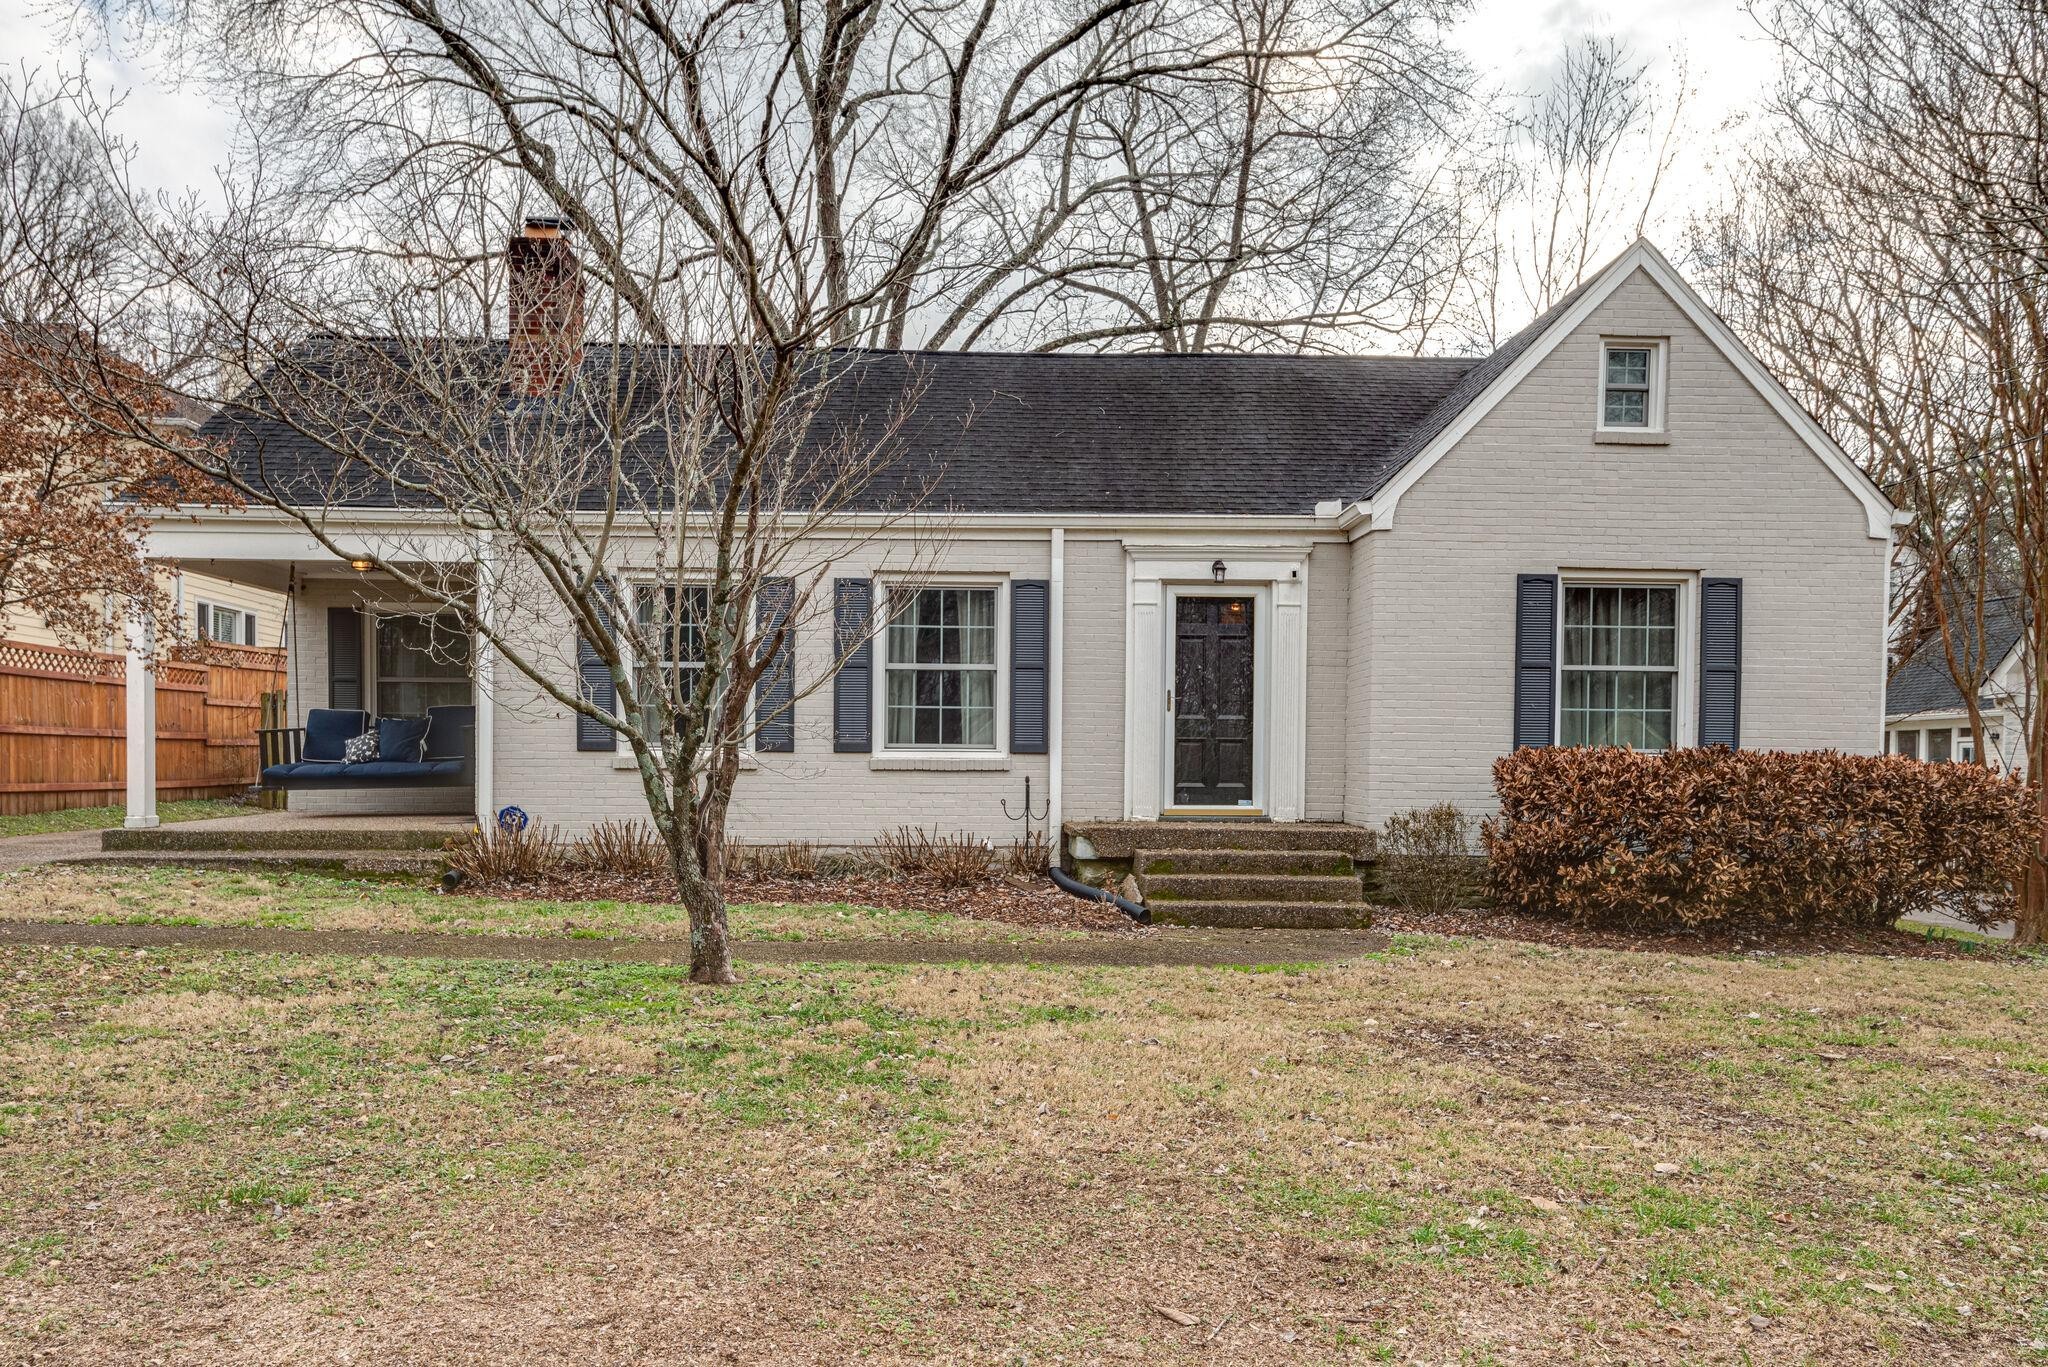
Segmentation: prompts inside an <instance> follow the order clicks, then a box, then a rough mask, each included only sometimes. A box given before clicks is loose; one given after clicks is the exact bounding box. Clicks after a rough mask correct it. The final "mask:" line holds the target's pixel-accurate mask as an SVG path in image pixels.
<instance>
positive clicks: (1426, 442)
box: [1361, 238, 1901, 540]
mask: <svg viewBox="0 0 2048 1367" xmlns="http://www.w3.org/2000/svg"><path fill="white" fill-rule="evenodd" d="M1637 271H1642V272H1643V273H1644V274H1645V275H1647V276H1648V277H1649V278H1650V280H1651V281H1652V282H1653V283H1654V284H1656V285H1657V287H1658V288H1659V289H1661V290H1663V292H1664V293H1665V295H1666V296H1667V297H1669V298H1670V300H1671V302H1672V303H1673V304H1674V305H1676V306H1677V308H1678V309H1679V311H1680V312H1681V313H1683V314H1684V315H1685V316H1686V318H1687V319H1688V321H1690V322H1691V323H1692V324H1693V325H1694V326H1695V327H1697V328H1698V329H1699V331H1700V333H1701V334H1702V335H1703V336H1705V337H1706V339H1707V340H1708V342H1709V343H1710V344H1711V345H1713V346H1714V347H1715V348H1716V349H1717V350H1718V351H1719V352H1720V353H1721V355H1722V356H1723V357H1725V358H1726V359H1727V360H1728V361H1729V363H1730V364H1732V365H1733V366H1734V367H1735V369H1736V370H1737V371H1738V372H1739V373H1740V374H1741V376H1742V377H1743V379H1744V380H1745V381H1747V382H1748V384H1749V385H1750V387H1751V388H1752V389H1754V390H1755V391H1756V392H1757V393H1758V394H1759V395H1760V396H1762V398H1763V400H1764V402H1765V403H1766V404H1768V405H1769V406H1770V407H1771V409H1772V410H1773V411H1775V412H1776V413H1777V415H1778V416H1779V417H1780V418H1782V419H1783V420H1784V422H1785V423H1786V425H1787V426H1789V427H1790V428H1791V429H1792V431H1793V433H1794V434H1795V435H1796V436H1797V437H1798V438H1799V439H1800V441H1801V442H1802V443H1803V444H1804V445H1805V446H1806V447H1807V449H1808V450H1810V451H1811V452H1812V453H1813V454H1814V456H1815V457H1816V458H1817V459H1819V460H1820V462H1821V463H1822V464H1823V465H1824V466H1826V467H1827V469H1828V471H1829V472H1830V473H1831V474H1833V475H1834V476H1835V478H1836V479H1838V480H1840V481H1841V483H1842V485H1843V487H1845V488H1846V489H1847V490H1848V491H1849V493H1850V494H1851V495H1852V496H1854V497H1855V499H1856V501H1857V502H1858V503H1859V504H1860V505H1861V506H1862V508H1863V512H1864V518H1865V530H1866V531H1867V533H1868V534H1869V535H1870V536H1871V537H1872V538H1874V539H1877V540H1887V539H1889V538H1890V536H1891V529H1892V527H1893V526H1895V525H1896V524H1897V522H1898V520H1899V518H1900V517H1901V514H1899V513H1898V512H1897V510H1896V509H1895V508H1894V507H1893V506H1892V503H1891V500H1890V499H1888V498H1886V497H1885V495H1884V493H1883V491H1882V490H1880V489H1879V488H1878V487H1877V485H1876V484H1874V483H1872V482H1871V479H1870V477H1869V476H1868V475H1866V474H1865V473H1864V472H1863V471H1862V469H1861V468H1859V467H1858V466H1857V464H1856V463H1855V462H1854V461H1853V460H1851V459H1850V458H1849V456H1848V453H1847V452H1845V451H1843V450H1842V448H1841V447H1840V446H1838V445H1837V444H1836V443H1835V441H1834V440H1833V438H1831V437H1829V436H1828V435H1827V433H1826V432H1825V431H1824V430H1822V428H1821V426H1820V424H1819V423H1817V422H1815V421H1814V419H1813V416H1812V415H1811V414H1809V413H1808V412H1806V410H1805V409H1804V408H1802V407H1800V405H1799V403H1798V401H1797V400H1795V399H1794V398H1793V397H1792V395H1791V394H1790V393H1789V392H1788V391H1787V390H1786V389H1785V387H1784V385H1782V384H1780V383H1779V382H1778V380H1777V378H1776V377H1775V376H1774V375H1772V374H1771V372H1770V371H1769V370H1768V369H1767V368H1766V367H1765V366H1764V364H1763V362H1762V361H1760V360H1758V359H1757V357H1756V354H1755V353H1754V352H1752V351H1750V349H1749V348H1748V347H1746V346H1744V345H1743V344H1742V341H1741V340H1740V339H1739V338H1737V337H1736V336H1735V334H1734V332H1733V331H1732V330H1731V329H1730V328H1729V327H1728V324H1727V323H1726V322H1725V321H1724V320H1723V319H1722V318H1721V316H1720V315H1719V314H1718V313H1716V312H1714V310H1713V309H1711V308H1709V307H1708V306H1707V304H1706V301H1705V300H1703V299H1701V298H1700V297H1699V295H1698V294H1697V293H1696V292H1694V290H1693V289H1692V287H1691V286H1690V285H1688V284H1686V283H1685V280H1684V279H1683V278H1682V277H1681V276H1680V275H1679V274H1678V272H1677V270H1676V269H1674V268H1673V267H1672V265H1671V263H1670V262H1669V261H1667V260H1665V258H1664V255H1663V253H1661V252H1659V251H1658V250H1657V249H1656V248H1655V247H1654V246H1652V245H1651V244H1650V242H1649V240H1648V239H1647V238H1639V239H1637V241H1636V243H1635V245H1633V246H1631V247H1630V248H1629V249H1628V250H1627V251H1625V252H1623V253H1622V254H1621V255H1620V256H1618V257H1616V258H1615V259H1614V260H1613V261H1611V262H1609V263H1608V264H1607V266H1606V267H1605V268H1604V269H1602V270H1601V271H1599V272H1597V273H1596V274H1595V275H1594V276H1593V277H1592V278H1591V279H1589V280H1587V281H1586V282H1585V283H1583V284H1581V285H1580V286H1579V287H1578V288H1577V289H1575V290H1573V291H1572V292H1571V293H1570V294H1567V295H1566V296H1565V297H1564V298H1562V299H1560V300H1559V301H1558V302H1557V303H1556V304H1555V305H1553V306H1552V307H1551V308H1550V309H1548V310H1546V311H1545V312H1544V313H1543V315H1542V316H1540V317H1539V318H1537V319H1536V321H1535V322H1533V323H1531V324H1530V325H1529V326H1528V327H1526V328H1524V329H1523V330H1522V331H1521V332H1518V333H1516V334H1515V335H1514V336H1513V337H1511V338H1509V339H1508V341H1507V342H1505V343H1503V344H1502V345H1501V346H1500V347H1499V348H1498V349H1497V350H1496V351H1495V352H1494V353H1493V354H1492V355H1491V356H1489V357H1487V358H1486V360H1485V361H1482V362H1481V363H1480V364H1479V365H1478V366H1475V367H1474V368H1473V369H1472V370H1471V371H1470V372H1468V373H1467V374H1466V375H1465V376H1464V377H1462V379H1461V381H1460V383H1459V384H1458V386H1457V387H1456V388H1455V389H1453V390H1452V391H1451V392H1450V393H1449V394H1447V395H1446V396H1445V398H1444V399H1443V400H1442V401H1441V402H1440V404H1439V405H1438V408H1437V410H1436V411H1434V412H1432V413H1431V414H1430V415H1429V416H1428V417H1427V418H1426V419H1425V420H1424V421H1423V422H1421V423H1419V424H1418V425H1417V427H1416V430H1415V432H1414V433H1413V434H1412V435H1411V439H1410V441H1409V442H1408V443H1407V445H1406V449H1404V450H1402V451H1399V452H1397V453H1396V455H1397V457H1398V459H1397V460H1395V461H1391V462H1390V463H1389V466H1388V468H1387V470H1386V472H1385V473H1384V475H1383V477H1382V478H1381V480H1380V482H1379V483H1378V484H1377V485H1375V486H1374V487H1373V490H1372V493H1371V495H1370V497H1369V498H1368V499H1367V500H1365V501H1364V502H1363V503H1362V505H1361V507H1362V510H1363V511H1366V512H1369V513H1370V514H1371V522H1370V524H1369V529H1370V530H1373V531H1382V530H1385V529H1387V528H1390V527H1392V526H1393V525H1394V513H1395V509H1396V508H1397V507H1398V506H1399V504H1400V501H1401V496H1402V495H1403V494H1405V493H1406V492H1407V491H1408V490H1409V489H1411V488H1413V487H1414V486H1415V485H1416V483H1417V482H1419V481H1420V480H1421V479H1422V477H1423V476H1424V475H1426V474H1428V473H1429V471H1430V470H1431V469H1432V468H1433V467H1434V466H1435V465H1436V463H1437V462H1438V461H1440V460H1442V459H1443V458H1444V457H1445V456H1446V455H1448V454H1450V452H1451V450H1452V449H1453V448H1454V447H1455V446H1456V445H1457V444H1458V442H1459V441H1460V440H1462V439H1463V438H1464V437H1465V435H1466V434H1467V433H1469V432H1470V431H1471V430H1472V429H1473V428H1474V427H1475V426H1477V425H1478V423H1479V421H1480V420H1481V419H1482V418H1484V417H1485V416H1486V415H1487V414H1488V413H1490V412H1492V411H1493V409H1494V408H1495V407H1496V406H1497V405H1499V403H1500V402H1501V401H1502V400H1503V399H1505V398H1506V397H1507V396H1508V395H1509V394H1510V393H1512V392H1513V390H1514V388H1515V386H1516V385H1518V384H1520V383H1521V382H1522V380H1523V379H1525V378H1526V377H1527V376H1528V375H1529V373H1530V372H1531V371H1533V370H1534V369H1535V368H1536V367H1537V365H1539V364H1540V363H1541V362H1542V361H1543V360H1544V358H1545V357H1547V356H1549V355H1550V354H1551V352H1553V351H1555V350H1556V349H1557V347H1558V346H1559V345H1560V344H1561V343H1563V342H1564V340H1565V339H1566V338H1568V337H1570V336H1571V335H1572V334H1573V333H1574V332H1575V331H1577V330H1578V328H1579V327H1580V326H1581V325H1582V324H1584V323H1585V321H1586V320H1587V319H1588V318H1590V317H1591V316H1592V315H1593V313H1594V312H1595V311H1596V310H1597V309H1599V307H1600V306H1601V305H1602V304H1604V303H1606V302H1607V300H1608V299H1609V298H1610V297H1612V296H1613V294H1614V292H1615V291H1616V290H1618V289H1620V288H1621V286H1622V284H1623V283H1624V282H1626V281H1627V280H1628V279H1629V277H1630V276H1632V275H1634V274H1635V273H1636V272H1637Z"/></svg>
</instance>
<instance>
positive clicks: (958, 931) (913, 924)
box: [0, 850, 1079, 941]
mask: <svg viewBox="0 0 2048 1367" xmlns="http://www.w3.org/2000/svg"><path fill="white" fill-rule="evenodd" d="M786 853H787V852H786V851H780V850H778V851H777V854H778V857H782V856H783V855H785V854H786ZM790 886H791V888H792V889H794V890H793V891H791V892H789V893H788V894H787V895H790V896H792V897H799V896H802V895H803V893H804V891H806V890H805V889H803V888H802V884H801V882H800V881H798V882H795V883H792V884H791V885H790ZM1059 900H1060V901H1061V902H1063V903H1064V901H1065V899H1063V898H1062V899H1059ZM1076 905H1079V904H1076ZM730 916H731V922H732V927H733V931H734V934H735V935H737V936H738V937H739V938H741V939H755V940H843V939H867V938H884V939H906V940H1004V941H1013V940H1034V939H1060V938H1068V937H1070V936H1072V935H1073V934H1075V933H1076V932H1073V931H1071V930H1068V929H1065V928H1061V927H1052V926H1031V925H1020V924H1016V923H1014V922H1008V921H995V920H977V919H969V918H965V917H955V916H947V915H943V914H939V913H935V912H924V911H912V910H904V909H899V908H894V907H876V906H868V905H855V904H851V903H843V902H825V901H794V900H792V901H788V902H756V903H746V904H739V905H735V906H734V907H732V908H731V909H730ZM0 919H17V920H42V921H91V922H133V923H156V924H163V923H172V924H187V925H227V926H273V927H277V928H280V929H288V930H391V931H455V932H465V933H472V934H498V935H535V936H567V937H579V938H592V937H625V938H633V939H648V940H674V939H685V938H687V937H688V935H689V916H688V913H687V912H686V911H684V909H683V908H682V907H681V906H680V905H677V904H675V903H665V902H656V901H613V900H604V899H582V900H567V899H562V900H552V899H547V898H535V899H526V898H495V897H489V896H471V895H466V894H458V895H455V896H443V895H441V894H440V893H439V892H437V891H435V890H434V888H433V887H432V886H430V885H426V884H424V883H417V882H416V883H409V884H406V883H379V882H365V881H351V880H346V879H336V878H328V877H322V876H319V875H311V874H279V873H269V872H251V873H224V872H218V871H207V870H194V869H178V868H158V869H136V868H120V867H98V868H87V867H79V868H66V867H45V868H31V869H24V870H21V871H20V872H17V873H13V874H9V875H6V876H4V877H0Z"/></svg>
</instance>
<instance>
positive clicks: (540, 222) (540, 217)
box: [520, 214, 575, 237]
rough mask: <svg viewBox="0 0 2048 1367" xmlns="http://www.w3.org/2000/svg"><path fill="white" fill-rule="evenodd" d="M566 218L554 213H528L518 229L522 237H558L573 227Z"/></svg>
mask: <svg viewBox="0 0 2048 1367" xmlns="http://www.w3.org/2000/svg"><path fill="white" fill-rule="evenodd" d="M574 226H575V225H574V224H572V223H571V222H570V221H569V220H568V219H566V218H561V217H558V216H556V215H554V214H528V215H527V216H526V222H525V224H524V225H523V226H522V227H521V229H520V235H521V236H522V237H560V236H561V235H562V234H563V233H566V232H568V231H569V229H570V228H572V227H574Z"/></svg>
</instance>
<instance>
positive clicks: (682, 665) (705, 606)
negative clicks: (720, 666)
mask: <svg viewBox="0 0 2048 1367" xmlns="http://www.w3.org/2000/svg"><path fill="white" fill-rule="evenodd" d="M636 610H637V612H638V614H639V624H640V634H641V637H642V639H644V640H645V641H646V642H647V644H648V646H649V647H650V648H651V649H652V650H653V651H654V652H656V653H657V654H659V655H660V657H661V659H660V661H659V664H658V665H657V663H656V662H655V661H653V660H649V661H646V662H644V663H642V664H641V665H640V666H639V667H638V668H637V670H636V671H635V672H636V676H637V679H638V687H639V689H640V696H641V697H642V698H647V699H651V698H652V697H653V696H654V694H653V693H652V692H650V691H649V690H651V689H654V688H657V687H660V686H661V684H662V682H663V681H664V680H665V681H666V682H667V685H668V687H669V689H670V691H671V696H673V697H674V699H675V706H676V710H677V711H678V712H680V711H682V710H683V709H684V707H685V706H687V704H688V702H689V699H690V697H691V695H692V694H693V693H694V692H695V690H696V687H697V679H698V675H699V674H701V673H702V672H703V669H704V619H705V616H706V615H707V614H708V613H709V612H710V610H711V591H710V590H709V589H708V588H706V587H705V586H704V585H702V584H681V585H674V584H672V585H668V586H666V587H648V588H643V589H641V590H640V597H639V603H638V607H637V609H636Z"/></svg>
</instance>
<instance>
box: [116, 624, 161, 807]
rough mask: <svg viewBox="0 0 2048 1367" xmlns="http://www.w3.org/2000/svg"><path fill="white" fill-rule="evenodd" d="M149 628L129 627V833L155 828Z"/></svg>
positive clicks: (153, 684) (153, 694) (153, 696)
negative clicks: (130, 831)
mask: <svg viewBox="0 0 2048 1367" xmlns="http://www.w3.org/2000/svg"><path fill="white" fill-rule="evenodd" d="M149 646H150V640H149V624H148V623H147V622H138V621H130V622H129V623H128V677H127V688H128V721H127V726H128V732H127V746H128V817H127V820H125V821H123V822H122V823H121V824H122V825H124V826H126V827H127V828H128V829H129V830H147V829H148V828H150V827H152V826H154V825H156V824H157V823H156V675H155V674H154V673H152V672H151V671H150V668H149Z"/></svg>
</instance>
